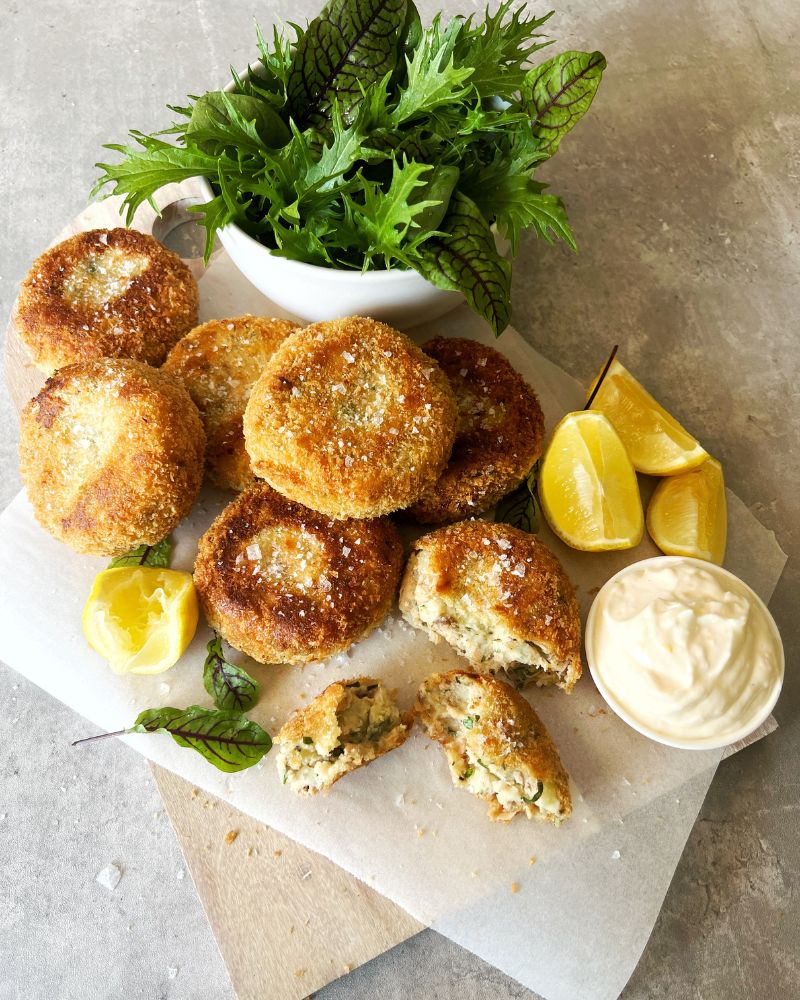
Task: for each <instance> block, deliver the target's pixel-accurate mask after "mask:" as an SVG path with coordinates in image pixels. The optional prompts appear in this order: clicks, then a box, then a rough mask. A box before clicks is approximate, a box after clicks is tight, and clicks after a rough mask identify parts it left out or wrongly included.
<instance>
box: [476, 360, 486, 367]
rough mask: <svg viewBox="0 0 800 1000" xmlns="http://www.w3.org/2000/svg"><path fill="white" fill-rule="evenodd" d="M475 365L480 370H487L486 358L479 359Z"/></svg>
mask: <svg viewBox="0 0 800 1000" xmlns="http://www.w3.org/2000/svg"><path fill="white" fill-rule="evenodd" d="M475 364H476V365H477V366H478V367H479V368H485V367H486V358H478V360H477V361H476V362H475Z"/></svg>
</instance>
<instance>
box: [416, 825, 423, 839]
mask: <svg viewBox="0 0 800 1000" xmlns="http://www.w3.org/2000/svg"><path fill="white" fill-rule="evenodd" d="M415 829H416V831H417V836H418V837H424V836H425V827H424V826H417V827H415Z"/></svg>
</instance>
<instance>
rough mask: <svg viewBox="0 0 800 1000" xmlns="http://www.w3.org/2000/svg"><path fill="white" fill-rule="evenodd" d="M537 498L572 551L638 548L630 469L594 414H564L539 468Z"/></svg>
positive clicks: (637, 507)
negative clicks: (636, 546)
mask: <svg viewBox="0 0 800 1000" xmlns="http://www.w3.org/2000/svg"><path fill="white" fill-rule="evenodd" d="M539 499H540V500H541V504H542V510H543V511H544V515H545V517H546V518H547V521H548V523H549V525H550V527H551V528H552V529H553V531H554V532H555V533H556V534H557V535H558V536H559V538H561V539H562V540H563V541H565V542H566V543H567V545H571V546H572V547H573V548H574V549H584V550H586V551H589V552H608V551H611V550H612V549H629V548H632V547H633V546H634V545H638V544H639V542H640V541H641V539H642V535H643V533H644V514H643V512H642V499H641V496H640V495H639V483H638V482H637V480H636V471H635V469H634V467H633V465H632V464H631V460H630V458H629V457H628V452H627V451H626V450H625V445H624V444H623V443H622V440H621V439H620V436H619V434H617V432H616V430H615V429H614V427H613V426H612V424H611V422H610V421H609V420H608V418H607V417H606V416H605V415H604V414H602V413H598V412H597V411H595V410H578V411H577V412H575V413H568V414H567V415H566V417H564V419H563V420H562V421H561V423H560V424H559V425H558V426H557V427H556V429H555V431H554V432H553V436H552V438H551V439H550V443H549V445H548V446H547V450H546V451H545V455H544V458H543V459H542V465H541V468H540V470H539Z"/></svg>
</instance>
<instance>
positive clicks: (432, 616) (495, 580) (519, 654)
mask: <svg viewBox="0 0 800 1000" xmlns="http://www.w3.org/2000/svg"><path fill="white" fill-rule="evenodd" d="M416 558H417V559H418V564H417V587H416V603H417V614H418V616H419V621H420V623H421V625H422V627H423V628H425V629H428V630H429V631H431V632H434V633H435V634H436V635H439V636H441V637H442V638H443V639H444V640H445V641H446V642H448V643H449V644H450V645H451V646H453V648H454V649H456V650H457V651H458V652H459V653H461V655H462V656H464V657H466V659H468V660H469V661H470V663H473V664H476V665H483V666H484V667H485V668H486V667H488V668H489V669H490V670H506V671H507V673H508V675H509V677H510V678H511V679H512V680H513V682H514V683H515V684H516V685H517V687H524V686H525V684H527V683H529V682H530V681H532V680H533V681H535V682H536V683H537V684H540V685H543V684H555V683H557V682H558V681H559V680H561V679H562V677H563V676H564V675H565V674H566V672H567V670H568V669H569V664H568V663H558V662H554V660H553V658H552V657H551V655H550V654H549V653H548V652H547V651H546V650H545V649H544V648H543V647H542V646H540V645H539V644H538V643H537V642H535V641H534V640H532V639H520V638H519V637H518V636H516V635H514V634H513V632H512V631H511V630H510V629H509V627H508V625H507V624H506V620H505V614H504V609H503V607H502V606H503V604H504V603H505V601H507V600H509V599H510V597H511V594H508V593H506V592H505V591H504V590H503V586H502V576H503V573H504V572H505V571H510V572H511V573H517V574H519V573H521V572H524V571H525V566H524V564H520V565H519V566H515V565H513V563H512V561H511V560H510V559H508V557H505V562H507V563H508V565H507V566H506V565H503V562H504V558H503V556H502V555H501V556H500V559H499V561H498V560H497V559H496V558H495V557H493V556H492V557H486V558H484V557H479V556H472V557H470V559H469V563H468V565H467V566H465V567H464V568H463V569H462V571H461V574H460V578H459V579H455V580H452V581H451V582H450V585H449V587H448V589H447V590H443V589H440V587H439V586H438V580H439V574H438V573H437V572H436V570H435V569H431V568H430V559H431V556H430V553H428V552H426V551H425V550H423V551H421V552H419V553H418V555H417V557H416ZM428 580H430V581H432V584H428V583H427V582H423V581H428ZM470 580H482V581H483V582H482V585H481V587H482V589H481V593H480V594H479V595H478V596H477V597H476V596H474V588H473V587H471V586H470V585H469V581H470Z"/></svg>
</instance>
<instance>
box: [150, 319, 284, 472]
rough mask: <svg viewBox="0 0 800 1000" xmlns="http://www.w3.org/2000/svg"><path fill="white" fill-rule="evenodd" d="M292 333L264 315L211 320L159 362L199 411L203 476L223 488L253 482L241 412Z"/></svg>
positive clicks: (179, 343) (183, 339) (281, 322)
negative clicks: (202, 428)
mask: <svg viewBox="0 0 800 1000" xmlns="http://www.w3.org/2000/svg"><path fill="white" fill-rule="evenodd" d="M297 329H298V326H297V324H296V323H292V322H290V321H289V320H286V319H268V318H267V317H264V316H237V317H235V318H232V319H213V320H211V321H210V322H208V323H203V324H202V325H201V326H196V327H195V328H194V329H193V330H191V331H190V332H189V333H187V334H186V336H185V337H183V338H181V340H179V341H178V343H177V344H176V345H175V346H174V347H173V348H172V350H171V351H170V353H169V357H168V358H167V360H166V361H165V362H164V366H163V367H164V371H167V372H169V373H170V374H172V375H174V376H175V377H176V378H178V379H180V381H181V382H182V383H183V384H184V386H185V387H186V389H187V390H188V392H189V395H190V396H191V397H192V399H193V400H194V402H195V404H196V405H197V408H198V409H199V410H200V414H201V416H202V418H203V424H204V426H205V429H206V437H207V439H208V444H207V448H206V474H207V475H208V478H209V479H210V480H211V481H212V482H213V483H214V484H215V485H216V486H219V487H221V488H222V489H228V490H244V489H247V487H248V486H251V485H252V484H253V483H254V482H255V481H256V477H255V476H254V475H253V471H252V469H251V468H250V456H249V455H248V454H247V450H246V449H245V446H244V429H243V426H242V421H243V419H244V409H245V406H246V405H247V400H248V399H249V398H250V393H251V391H252V388H253V386H254V385H255V383H256V381H257V380H258V378H259V376H260V375H261V373H262V372H263V370H264V367H265V366H266V363H267V362H268V361H269V359H270V358H271V357H272V354H273V353H274V351H275V349H276V348H277V347H278V345H279V344H280V343H281V342H282V341H283V340H284V339H285V338H286V337H288V335H289V334H290V333H292V332H293V331H294V330H297Z"/></svg>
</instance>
